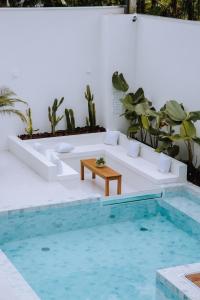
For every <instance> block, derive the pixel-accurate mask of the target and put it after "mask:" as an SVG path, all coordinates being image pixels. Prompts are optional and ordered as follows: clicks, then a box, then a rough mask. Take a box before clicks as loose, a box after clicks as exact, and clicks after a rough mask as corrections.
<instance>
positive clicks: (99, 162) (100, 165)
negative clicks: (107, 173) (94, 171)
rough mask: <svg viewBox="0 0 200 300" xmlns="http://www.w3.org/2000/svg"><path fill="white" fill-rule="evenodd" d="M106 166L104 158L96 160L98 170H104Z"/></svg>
mask: <svg viewBox="0 0 200 300" xmlns="http://www.w3.org/2000/svg"><path fill="white" fill-rule="evenodd" d="M105 165H106V161H105V159H104V158H103V157H99V158H97V160H96V166H97V168H103V167H105Z"/></svg>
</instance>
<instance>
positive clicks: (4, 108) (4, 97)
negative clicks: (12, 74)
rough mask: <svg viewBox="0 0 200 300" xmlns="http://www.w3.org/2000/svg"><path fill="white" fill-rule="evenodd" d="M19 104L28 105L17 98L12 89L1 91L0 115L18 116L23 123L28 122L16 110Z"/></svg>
mask: <svg viewBox="0 0 200 300" xmlns="http://www.w3.org/2000/svg"><path fill="white" fill-rule="evenodd" d="M17 103H22V104H27V103H26V102H25V101H23V100H21V99H18V98H16V94H15V93H14V92H13V91H11V90H10V89H8V88H2V89H0V114H8V115H16V116H18V117H19V118H20V119H21V121H22V122H26V117H25V116H24V114H23V113H22V112H21V111H20V110H18V109H15V108H14V106H15V104H17Z"/></svg>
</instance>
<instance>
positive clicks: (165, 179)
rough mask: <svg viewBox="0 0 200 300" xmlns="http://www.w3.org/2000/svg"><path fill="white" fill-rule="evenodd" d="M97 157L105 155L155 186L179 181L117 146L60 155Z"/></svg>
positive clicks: (77, 149) (80, 149)
mask: <svg viewBox="0 0 200 300" xmlns="http://www.w3.org/2000/svg"><path fill="white" fill-rule="evenodd" d="M97 155H105V156H106V155H107V156H109V157H110V158H114V159H115V160H116V161H118V162H119V163H122V164H123V165H125V166H126V167H127V168H129V169H131V170H132V171H134V172H135V173H138V174H139V175H141V176H143V177H145V178H147V179H149V180H150V181H152V182H154V183H157V184H164V183H173V182H177V181H178V179H179V176H178V174H175V173H172V172H169V173H161V172H159V171H158V167H157V165H156V164H154V163H152V162H149V161H147V160H146V159H144V158H143V157H141V156H139V157H137V158H132V157H130V156H128V155H127V150H126V149H125V148H124V147H122V146H120V145H118V146H109V145H105V144H96V145H85V146H79V147H76V148H75V149H74V150H73V151H71V152H70V153H62V154H60V157H61V159H67V158H72V157H80V159H81V157H84V156H91V157H92V156H97Z"/></svg>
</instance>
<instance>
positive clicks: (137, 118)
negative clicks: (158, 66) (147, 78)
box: [112, 72, 200, 164]
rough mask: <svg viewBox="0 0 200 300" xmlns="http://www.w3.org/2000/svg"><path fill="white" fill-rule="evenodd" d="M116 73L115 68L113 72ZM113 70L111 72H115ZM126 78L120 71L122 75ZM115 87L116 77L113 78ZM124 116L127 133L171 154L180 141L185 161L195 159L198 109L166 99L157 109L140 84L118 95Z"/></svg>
mask: <svg viewBox="0 0 200 300" xmlns="http://www.w3.org/2000/svg"><path fill="white" fill-rule="evenodd" d="M114 74H115V76H118V72H115V73H114ZM114 74H113V75H114ZM121 77H122V78H123V81H124V82H126V81H125V79H124V77H123V75H122V76H121ZM112 82H113V86H114V87H115V88H117V89H119V88H118V85H117V84H116V82H117V80H116V79H115V81H113V78H112ZM127 86H128V85H127ZM121 102H122V105H123V108H124V113H123V114H122V116H124V117H125V118H126V119H127V120H128V121H129V128H128V136H129V137H134V138H137V139H139V140H140V141H141V142H143V143H148V144H150V145H151V146H152V147H153V148H155V150H156V151H157V152H166V153H167V154H168V155H170V156H172V157H176V156H177V155H178V154H179V149H180V146H179V144H177V143H179V142H184V143H185V145H186V147H187V153H188V163H189V164H192V163H193V160H194V151H193V149H194V143H196V144H199V145H200V138H199V137H197V133H196V127H195V122H197V121H199V120H200V111H192V112H187V111H186V110H185V108H184V106H183V104H182V103H178V102H177V101H175V100H170V101H167V102H166V104H165V105H164V106H163V107H162V108H161V109H160V110H159V111H156V109H155V108H154V107H153V106H152V103H151V102H150V101H149V100H148V99H147V98H146V97H145V94H144V91H143V89H142V88H139V89H138V90H137V91H136V92H135V93H134V92H128V93H126V94H125V95H124V97H123V98H122V99H121Z"/></svg>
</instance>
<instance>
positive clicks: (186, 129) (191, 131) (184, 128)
mask: <svg viewBox="0 0 200 300" xmlns="http://www.w3.org/2000/svg"><path fill="white" fill-rule="evenodd" d="M180 135H181V136H182V137H189V138H194V137H196V128H195V126H194V124H193V123H192V122H191V121H183V122H182V124H181V126H180Z"/></svg>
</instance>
